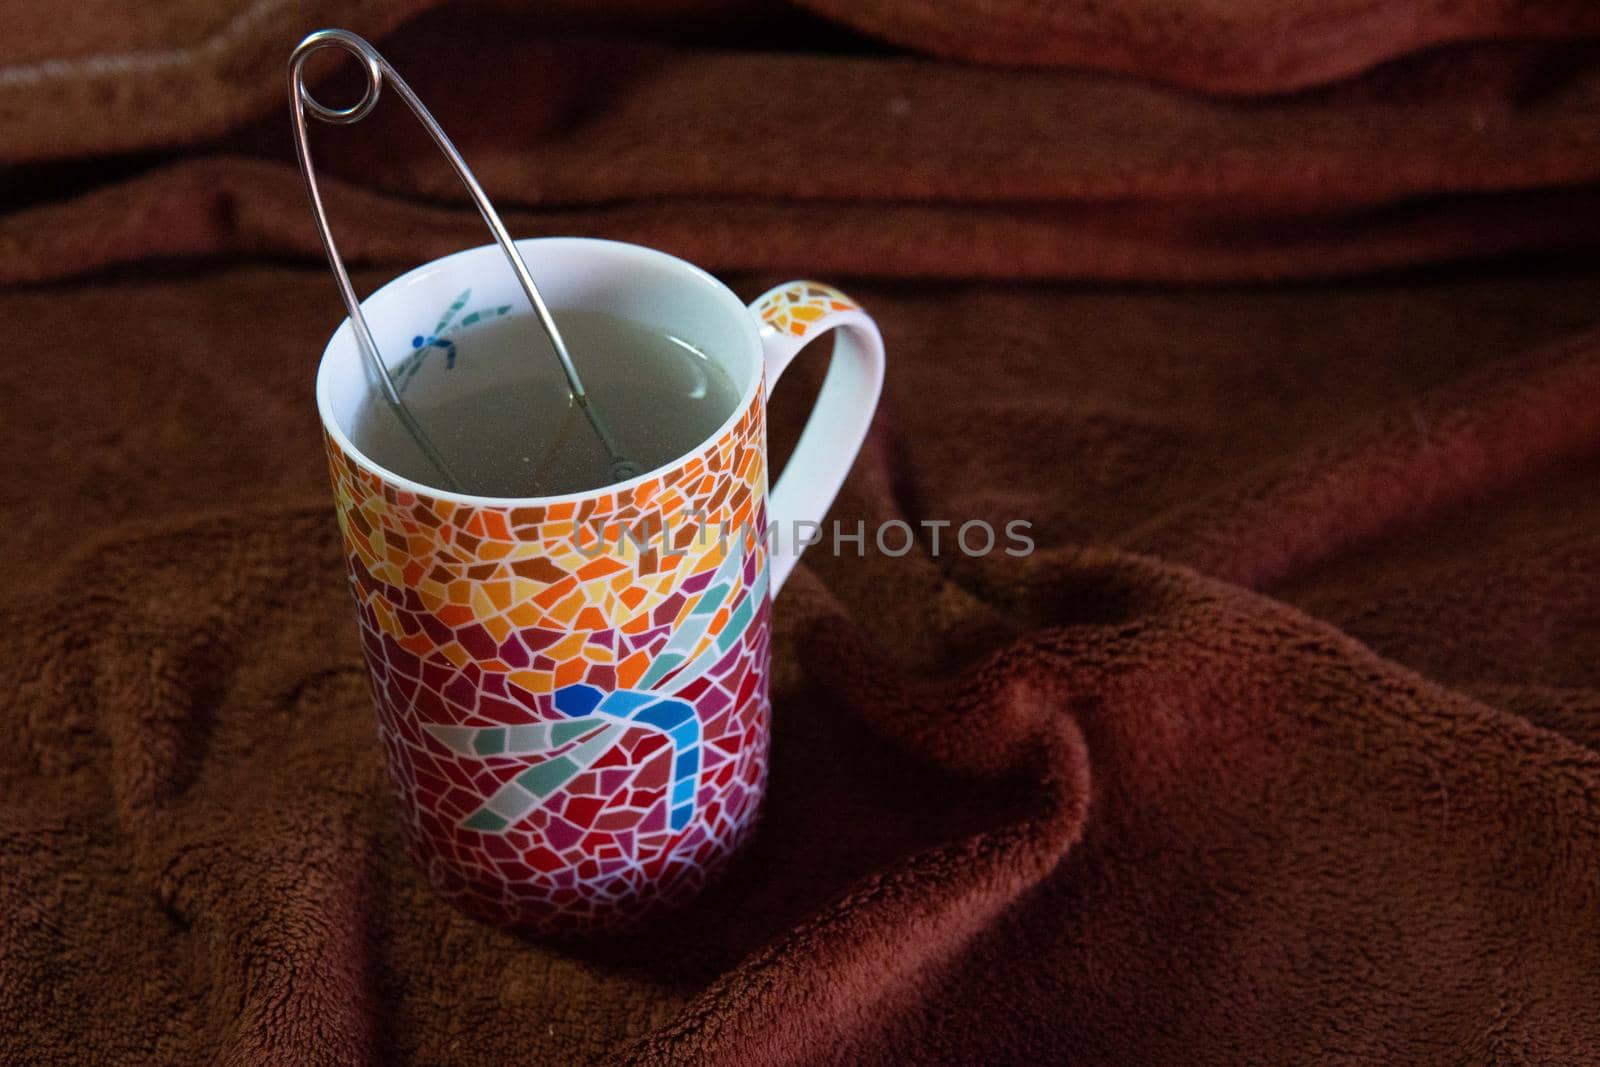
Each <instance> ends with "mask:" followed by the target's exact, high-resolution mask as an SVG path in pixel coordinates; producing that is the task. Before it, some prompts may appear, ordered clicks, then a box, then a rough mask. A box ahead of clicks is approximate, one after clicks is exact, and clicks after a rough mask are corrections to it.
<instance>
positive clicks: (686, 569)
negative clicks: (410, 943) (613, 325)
mask: <svg viewBox="0 0 1600 1067" xmlns="http://www.w3.org/2000/svg"><path fill="white" fill-rule="evenodd" d="M517 245H518V248H519V249H520V251H521V252H522V254H523V256H524V258H525V259H526V260H527V262H528V263H529V264H530V266H531V267H532V268H533V269H534V271H535V274H536V277H537V279H538V282H539V287H540V290H541V292H542V294H543V295H544V297H545V300H546V302H547V303H548V304H549V305H550V306H551V308H552V309H553V310H555V311H558V312H559V311H561V310H563V309H573V308H583V309H587V310H595V311H604V312H607V313H609V314H612V315H615V316H618V317H621V318H624V319H628V320H632V321H633V322H636V323H639V324H641V325H644V326H646V327H649V328H652V329H655V330H659V331H661V332H663V333H666V334H669V335H671V336H673V337H677V338H682V339H683V340H686V341H688V342H689V343H691V344H693V345H694V346H695V347H697V348H699V349H700V350H701V351H703V352H704V353H706V355H707V356H708V358H710V359H711V360H713V361H714V362H716V363H717V364H718V365H719V366H720V367H721V369H722V370H723V371H724V372H726V374H727V375H728V377H729V379H730V380H731V382H732V383H733V385H734V387H735V388H736V389H737V390H738V392H739V396H740V400H739V402H738V404H737V406H736V408H735V410H734V412H733V413H732V414H731V415H730V416H729V417H728V419H727V421H726V422H725V423H724V424H723V425H722V426H721V427H720V428H719V429H718V430H717V431H716V432H715V433H714V434H712V435H711V436H710V438H708V439H707V440H706V441H705V442H704V443H702V444H701V445H699V446H698V447H696V448H694V449H693V450H692V451H690V452H689V453H687V454H686V455H683V456H681V457H679V458H677V459H675V460H673V461H672V462H670V463H668V464H667V465H665V466H663V467H660V468H658V469H656V470H652V471H648V472H646V473H645V474H643V475H641V476H639V477H637V478H633V479H630V480H629V481H626V482H622V483H619V484H616V485H608V486H605V487H603V488H599V489H594V490H591V491H588V492H583V493H572V494H568V495H564V496H554V497H539V498H529V499H515V500H513V499H504V498H491V497H479V496H471V495H467V494H462V493H456V492H449V491H446V490H442V489H437V488H433V487H430V486H426V485H422V484H420V483H418V482H414V481H411V480H410V479H407V478H403V477H401V476H399V475H397V474H395V473H393V472H391V471H388V470H385V469H384V468H382V467H380V466H378V465H377V464H375V463H374V462H373V461H372V460H370V459H369V458H368V457H366V456H365V455H363V454H362V453H361V452H360V450H359V449H358V448H357V447H356V446H355V445H354V444H353V442H352V430H353V427H354V425H355V423H356V419H357V417H358V415H359V413H360V411H361V408H362V406H363V404H364V403H365V402H366V399H367V397H368V396H369V395H370V394H371V385H370V383H369V381H368V373H369V372H368V371H367V370H366V368H365V366H364V365H363V362H362V359H361V355H360V351H359V349H358V347H357V343H356V339H355V335H354V333H353V331H352V328H351V324H350V322H349V321H348V320H346V321H345V322H344V324H343V325H341V326H340V327H339V329H338V331H337V332H335V334H334V335H333V338H332V339H331V340H330V341H329V342H328V346H327V349H326V350H325V351H324V352H323V356H322V363H321V366H320V368H319V370H318V373H317V390H316V391H317V407H318V410H319V412H320V414H321V417H322V425H323V429H324V434H325V439H326V443H327V450H328V459H329V465H330V469H331V473H332V478H333V490H334V498H335V507H336V510H337V514H338V520H339V528H340V532H341V534H342V537H343V543H344V551H345V558H346V562H347V564H348V571H349V579H350V588H351V591H352V593H353V594H354V597H355V602H356V611H357V615H358V617H359V623H360V630H361V639H362V645H363V651H364V655H365V659H366V664H367V668H368V672H369V675H370V680H371V684H372V693H373V698H374V701H375V703H376V705H377V711H378V734H379V737H380V739H381V740H382V743H383V747H384V751H385V754H386V758H387V762H388V769H389V774H390V777H391V779H392V783H393V786H394V789H395V792H396V793H397V795H398V799H399V808H400V815H401V821H402V824H403V827H404V834H405V838H406V840H407V843H408V846H409V847H410V849H411V850H412V852H413V854H414V855H415V857H416V859H417V861H418V862H419V863H420V864H421V866H422V868H423V869H424V870H425V871H426V873H427V877H428V880H429V881H430V883H431V884H432V885H433V886H434V887H435V888H436V889H437V890H438V891H439V892H440V893H442V894H443V895H444V896H446V897H447V898H448V899H450V900H451V901H453V902H455V903H456V904H457V905H459V906H460V907H462V908H463V909H464V910H466V911H468V912H469V913H471V914H474V915H476V916H479V917H481V918H484V919H487V920H489V921H492V922H495V923H499V924H502V925H509V926H516V927H523V928H529V929H534V930H538V931H545V932H561V931H576V930H584V929H590V928H595V927H601V926H615V925H619V924H624V923H627V922H630V921H634V920H637V919H638V918H640V917H641V916H643V915H645V914H647V913H648V912H649V911H651V910H653V909H654V908H656V907H658V906H663V905H670V904H673V903H677V902H679V901H681V900H683V899H685V898H686V897H688V896H690V895H692V894H693V893H694V892H696V891H697V890H698V889H699V888H700V887H702V886H703V885H704V884H705V883H706V881H707V880H708V878H710V877H711V876H712V875H713V874H714V873H715V872H716V871H717V870H718V869H719V868H720V867H721V866H722V865H723V864H724V862H725V861H726V860H727V859H728V857H729V855H730V854H731V853H732V852H733V851H734V850H735V849H736V848H737V847H738V846H739V845H740V844H741V842H742V841H743V840H744V839H745V838H746V837H747V836H748V835H749V833H750V831H751V829H752V827H753V825H754V823H755V819H756V815H757V811H758V809H759V807H760V804H761V800H762V796H763V794H764V792H765V788H766V768H767V748H768V732H769V716H770V700H769V695H768V673H769V660H770V622H769V617H770V607H771V600H772V597H773V596H774V595H776V593H777V591H778V589H779V588H781V587H782V585H783V582H784V579H785V578H786V577H787V576H788V573H789V571H790V568H791V567H792V566H793V565H794V561H795V558H796V557H797V556H798V554H799V552H800V551H801V550H802V549H803V548H804V545H803V544H799V543H796V542H797V541H799V540H800V539H798V538H797V537H795V536H793V531H794V530H795V528H796V523H801V524H804V523H811V522H820V521H821V520H822V518H823V515H824V513H825V512H826V510H827V508H828V506H829V505H830V504H831V503H832V501H833V498H834V496H835V494H836V493H837V492H838V489H839V485H840V483H841V482H842V481H843V480H844V476H845V474H846V472H847V471H848V469H849V467H850V464H851V462H852V461H853V460H854V457H855V455H856V453H857V451H858V450H859V449H860V446H861V441H862V439H863V437H864V436H865V434H866V430H867V426H868V424H869V423H870V422H871V420H872V415H873V411H874V410H875V408H876V406H877V401H878V394H879V391H880V389H881V387H882V382H883V343H882V340H881V339H880V337H879V334H878V330H877V327H876V326H875V325H874V324H873V322H872V320H871V319H870V318H869V317H868V316H867V315H866V314H865V313H863V312H862V310H861V308H860V307H859V306H858V305H857V304H856V303H855V302H854V301H852V300H850V298H848V297H846V296H845V295H844V294H843V293H840V292H839V291H838V290H836V289H832V288H830V287H828V286H825V285H821V284H818V283H815V282H804V281H802V282H791V283H788V284H785V285H781V286H778V287H777V288H775V289H773V290H771V291H769V292H768V293H766V294H765V295H764V296H762V297H761V298H760V299H759V300H757V301H756V302H755V303H754V304H751V305H750V306H749V307H748V308H747V307H746V306H745V305H744V304H743V303H741V302H740V301H739V299H738V298H737V297H736V296H734V294H733V293H732V291H730V290H729V289H728V288H727V287H726V286H724V285H723V284H722V283H721V282H719V281H717V280H716V279H715V278H713V277H712V276H711V275H709V274H707V273H706V272H705V271H702V270H700V269H699V268H698V267H695V266H693V265H691V264H689V263H686V262H684V261H683V260H680V259H677V258H675V257H673V256H669V255H667V254H665V253H662V252H657V251H654V250H652V249H647V248H642V247H638V246H635V245H628V244H622V243H618V242H613V241H599V240H589V239H580V238H544V239H537V240H526V241H519V242H517ZM469 290H470V292H471V294H472V300H471V302H472V303H473V304H479V303H481V304H483V305H486V306H502V307H503V306H504V305H513V306H518V307H520V306H522V304H523V303H524V297H523V295H522V293H521V290H520V289H519V288H518V287H517V283H516V281H515V278H514V277H513V276H512V274H511V272H510V270H509V269H508V267H507V265H506V262H505V259H504V256H503V254H502V252H501V250H500V248H499V247H498V246H496V245H486V246H484V247H481V248H475V249H471V250H468V251H465V252H459V253H456V254H455V255H451V256H446V257H444V258H442V259H438V260H435V261H433V262H432V263H428V264H426V265H425V266H422V267H419V268H417V269H416V270H413V271H411V272H410V273H408V274H405V275H403V276H402V277H400V278H398V279H396V280H394V281H392V282H390V283H389V284H388V285H385V286H384V287H383V288H381V289H379V290H378V291H377V292H376V293H374V294H373V295H372V296H370V297H368V298H367V299H366V300H365V301H363V303H362V308H363V310H364V312H365V314H366V316H367V319H368V322H369V323H370V326H371V329H372V332H373V336H374V339H375V340H376V342H377V346H378V350H379V351H380V352H382V353H384V358H385V360H386V363H387V365H389V366H390V367H391V368H393V367H394V366H395V365H396V364H398V363H399V362H400V360H401V359H402V358H404V357H405V356H408V355H409V354H410V353H411V352H412V350H413V344H414V340H413V339H414V338H424V337H431V336H432V331H433V329H434V326H435V324H436V323H437V322H439V321H440V319H441V312H442V311H444V310H445V309H448V308H450V307H451V306H452V304H454V303H455V302H457V301H458V300H459V299H460V298H461V296H462V295H463V294H464V293H465V292H467V291H469ZM466 317H470V312H468V313H467V316H466ZM825 331H836V334H835V336H836V341H835V345H834V356H833V360H832V363H831V365H830V367H829V370H828V373H827V377H826V378H825V380H824V382H823V387H822V391H821V393H820V394H819V395H818V398H817V401H816V406H815V408H814V410H813V411H812V414H811V417H810V421H809V422H808V423H807V425H806V428H805V430H804V432H803V434H802V435H801V438H800V441H799V443H798V444H797V445H796V448H795V452H794V455H793V457H792V458H791V459H790V461H789V464H788V466H787V467H786V469H785V471H784V473H783V476H782V477H781V478H780V479H779V480H778V482H777V484H776V486H774V487H773V489H772V493H771V496H770V498H769V496H768V492H767V441H766V420H765V414H766V401H767V394H768V391H769V390H770V389H771V388H772V385H773V383H774V382H776V381H777V379H778V377H779V376H780V375H781V374H782V373H783V370H784V368H785V367H786V366H787V365H788V363H789V361H790V360H791V359H793V358H794V356H795V355H796V353H798V352H799V350H800V349H801V348H802V347H803V346H804V345H805V344H806V343H807V342H808V341H810V340H812V339H814V338H815V337H816V336H817V335H818V334H820V333H822V332H825ZM470 339H471V334H470V331H469V330H462V331H460V332H458V334H457V337H456V338H455V339H454V340H453V342H452V343H453V344H454V345H457V346H465V345H470V343H471V341H470ZM463 365H464V366H470V360H466V361H463ZM769 523H770V525H771V527H772V532H773V533H774V535H775V536H774V537H773V538H772V539H771V540H769V538H768V536H767V534H768V531H769Z"/></svg>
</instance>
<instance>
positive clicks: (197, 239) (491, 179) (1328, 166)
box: [0, 22, 1600, 281]
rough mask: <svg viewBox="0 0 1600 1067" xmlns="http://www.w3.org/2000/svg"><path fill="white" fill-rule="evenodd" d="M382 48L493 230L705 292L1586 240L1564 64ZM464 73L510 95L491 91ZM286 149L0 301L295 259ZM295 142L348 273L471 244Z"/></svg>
mask: <svg viewBox="0 0 1600 1067" xmlns="http://www.w3.org/2000/svg"><path fill="white" fill-rule="evenodd" d="M385 50H386V52H387V53H388V54H390V55H391V56H392V57H393V60H394V62H395V64H396V65H397V67H398V68H399V69H401V70H402V71H403V72H405V73H406V74H407V75H408V77H409V78H410V80H411V81H412V82H414V84H415V86H416V88H417V90H418V92H419V93H421V94H422V95H423V96H424V98H425V99H426V100H427V101H428V102H429V105H430V106H431V107H432V108H433V109H434V110H435V111H436V113H437V114H438V116H439V118H440V121H441V122H443V123H444V124H445V125H446V126H447V127H448V128H449V130H450V131H451V134H452V136H453V137H454V139H455V140H456V141H457V143H458V144H459V146H460V148H461V150H462V152H463V153H464V154H465V155H466V157H467V158H468V160H469V161H470V162H471V164H472V165H473V167H474V169H475V171H476V172H477V173H478V175H479V177H480V179H481V180H482V181H483V183H484V184H485V187H486V188H487V189H488V191H489V193H490V195H491V196H492V197H494V198H495V200H496V201H497V203H499V205H500V206H501V208H502V210H503V211H504V212H506V213H507V215H508V217H509V218H510V220H511V223H512V226H513V229H515V230H516V231H517V232H519V233H545V234H550V233H587V234H594V235H599V236H608V237H617V238H622V239H627V240H635V241H641V242H643V243H647V244H652V245H656V246H659V247H663V248H666V249H667V250H669V251H673V252H677V253H679V254H682V255H685V256H688V257H689V258H692V259H694V260H695V261H697V262H700V263H703V264H705V265H707V266H710V267H713V268H720V269H746V270H768V269H770V270H811V271H828V272H834V273H839V272H843V273H846V274H851V273H873V274H890V275H896V276H922V277H927V276H938V277H948V278H958V277H973V276H977V277H987V278H1045V277H1079V278H1094V279H1101V280H1116V281H1122V280H1181V281H1228V280H1257V279H1271V278H1285V277H1327V276H1333V275H1338V274H1346V273H1349V272H1351V271H1354V270H1370V269H1377V268H1387V267H1396V266H1407V265H1412V264H1417V263H1428V262H1438V261H1441V260H1459V259H1472V258H1482V257H1484V256H1491V255H1503V254H1506V253H1509V252H1523V251H1530V250H1540V249H1552V248H1555V249H1573V248H1591V247H1594V246H1595V244H1596V243H1597V242H1596V231H1595V227H1596V226H1597V225H1600V224H1597V223H1596V221H1595V220H1596V219H1597V218H1600V213H1597V212H1596V211H1595V210H1594V209H1593V203H1592V201H1593V191H1592V186H1591V185H1590V184H1589V183H1591V182H1593V181H1594V180H1595V178H1596V176H1597V174H1600V134H1597V133H1596V131H1595V128H1594V124H1593V123H1591V122H1588V121H1587V119H1586V116H1587V115H1589V114H1592V113H1594V112H1595V111H1597V110H1600V61H1597V60H1596V57H1594V56H1593V55H1591V54H1590V53H1588V52H1581V51H1580V52H1576V53H1573V54H1571V55H1569V56H1568V57H1567V59H1566V62H1565V64H1564V65H1563V66H1560V67H1557V68H1553V67H1551V65H1550V64H1551V60H1552V57H1551V56H1550V54H1549V53H1548V52H1545V51H1541V50H1538V49H1529V48H1525V47H1520V46H1492V47H1485V48H1481V49H1470V50H1463V51H1458V52H1454V53H1451V54H1449V55H1443V56H1433V57H1422V58H1418V59H1415V60H1411V61H1408V62H1406V63H1402V64H1399V65H1396V66H1394V67H1392V68H1387V69H1385V70H1383V71H1380V72H1378V73H1376V74H1374V75H1372V76H1370V77H1368V78H1366V79H1364V80H1361V81H1358V82H1355V83H1351V84H1349V85H1344V86H1340V87H1338V88H1336V89H1329V90H1325V91H1320V92H1316V93H1307V94H1302V95H1300V96H1296V97H1292V98H1286V99H1284V100H1281V101H1277V102H1275V103H1273V104H1272V105H1271V106H1267V105H1264V104H1261V103H1258V102H1251V103H1240V102H1224V101H1208V100H1202V99H1197V98H1193V97H1190V96H1186V95H1183V94H1181V93H1177V92H1173V91H1170V90H1163V89H1157V88H1151V87H1145V86H1138V85H1130V84H1128V83H1126V82H1123V81H1118V80H1115V79H1110V78H1106V77H1104V76H1099V75H1086V74H1056V73H1051V74H1032V75H1029V74H1021V73H1018V72H1012V71H998V70H982V69H966V68H953V67H949V66H945V65H941V64H937V63H932V62H928V61H921V60H908V59H896V60H892V61H884V60H876V59H861V58H846V57H838V56H782V55H780V56H763V55H759V54H744V53H729V52H725V51H723V52H714V51H706V50H692V49H683V48H668V47H664V46H659V45H657V46H646V45H640V44H636V43H627V42H619V41H590V40H579V39H564V40H561V41H558V42H554V43H552V42H548V41H537V40H529V39H527V38H520V37H508V36H507V35H503V34H502V35H494V34H490V33H485V32H484V31H483V30H481V29H478V28H476V27H474V26H466V27H462V26H458V25H450V26H448V27H447V26H442V25H438V24H437V23H436V22H430V23H429V24H428V25H424V26H420V27H413V28H412V29H409V30H407V31H406V32H404V33H402V34H400V35H399V36H398V37H397V38H396V39H394V40H393V41H391V42H386V43H385ZM463 70H482V71H497V70H517V71H526V72H528V75H527V77H526V78H525V79H524V83H525V84H521V85H519V86H517V87H516V90H515V91H508V89H507V87H506V84H505V82H504V81H503V80H501V79H499V78H498V77H494V76H486V77H483V78H463V77H461V76H460V72H461V71H463ZM280 73H281V72H280ZM325 91H326V90H325ZM799 101H806V103H804V104H803V105H802V104H801V103H799ZM953 117H954V118H953ZM286 127H287V116H286V115H285V114H284V113H283V110H282V105H280V107H279V109H278V110H277V111H275V112H274V113H273V114H272V115H271V116H270V117H269V118H268V119H265V120H263V121H262V123H260V124H258V125H257V126H255V127H252V128H250V129H248V130H245V131H241V132H240V133H238V134H236V135H234V136H233V137H231V138H229V139H228V140H227V142H226V143H225V144H222V145H219V146H218V149H217V151H216V152H215V153H211V154H208V155H206V156H203V157H199V158H196V157H183V158H180V159H178V160H175V161H172V162H165V163H158V164H156V165H155V166H153V167H152V168H151V169H148V170H145V171H141V172H139V173H137V174H136V176H135V177H134V179H133V180H128V181H123V182H118V183H115V184H111V185H107V186H101V185H97V184H91V185H90V188H89V191H87V192H85V193H83V194H81V195H80V196H78V197H76V198H71V197H69V198H65V199H61V198H55V197H50V198H48V199H45V201H44V202H43V203H41V204H39V205H38V206H36V207H34V208H32V209H30V210H26V211H22V212H17V213H13V214H10V215H7V216H4V217H0V280H10V281H37V280H43V279H48V278H53V277H62V276H65V275H66V274H69V273H74V272H82V271H87V270H96V269H100V268H102V267H104V266H107V265H109V264H115V263H120V262H127V261H130V260H136V259H139V258H141V257H146V256H151V255H196V254H228V253H239V252H243V253H261V252H267V253H275V254H281V253H290V254H295V255H311V256H313V257H314V256H315V254H316V248H317V246H316V242H315V236H314V231H313V230H312V228H311V227H310V226H308V225H307V224H306V218H307V213H306V208H305V205H304V195H303V192H302V190H301V188H300V184H299V177H298V175H297V174H296V173H295V171H294V166H293V163H292V155H291V153H290V151H289V144H288V138H287V130H286ZM313 133H314V134H315V135H316V136H315V138H314V140H315V150H316V154H317V159H318V161H319V167H320V168H321V169H322V171H323V172H324V174H325V175H326V176H327V178H328V181H329V183H330V192H329V197H330V213H331V214H332V216H333V221H334V225H335V227H336V230H337V232H338V233H339V234H340V235H341V241H342V242H343V243H344V246H345V248H346V249H347V252H348V254H349V255H350V256H351V257H352V258H353V259H354V260H356V261H358V262H361V261H365V262H412V263H415V262H420V261H421V260H423V259H425V258H427V257H428V256H432V255H437V254H441V253H442V252H445V251H449V250H452V249H454V248H459V247H462V246H464V245H473V244H478V243H481V242H482V241H484V240H485V239H486V236H485V233H484V231H483V228H482V225H481V223H480V221H479V220H478V218H477V216H476V213H475V212H473V211H472V209H471V208H470V207H469V206H467V204H466V201H465V199H464V196H463V193H462V191H461V189H460V188H459V186H458V185H457V183H456V179H455V177H454V175H453V174H452V173H451V172H450V171H449V170H448V168H447V167H445V165H444V163H443V161H442V160H441V158H440V157H439V155H438V153H437V152H436V151H435V150H434V149H433V146H432V144H431V142H429V141H428V140H427V138H426V137H425V136H424V135H423V134H422V132H421V131H420V130H419V129H418V128H417V126H416V124H415V122H414V121H413V120H412V118H411V116H410V115H409V113H407V112H406V111H405V109H404V108H403V107H402V106H400V105H399V104H398V103H393V102H391V103H389V104H388V105H387V106H380V108H379V111H378V113H377V114H375V115H374V116H373V117H372V118H370V119H368V120H367V121H366V122H364V123H362V124H361V125H359V126H354V127H343V128H336V129H330V128H326V127H322V128H315V129H314V130H313ZM53 173H54V172H43V175H42V176H41V177H40V178H39V179H38V182H39V184H40V186H41V193H45V194H47V193H48V192H49V190H50V188H51V175H52V174H53ZM69 173H71V174H72V175H74V176H75V177H77V180H78V181H79V182H80V183H81V182H82V181H84V180H85V179H84V178H83V177H81V176H80V175H81V174H82V170H81V169H79V170H72V171H70V172H69ZM88 180H90V181H91V182H92V174H91V176H90V177H89V179H88ZM341 183H342V184H341ZM450 205H459V206H454V207H452V206H450Z"/></svg>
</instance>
